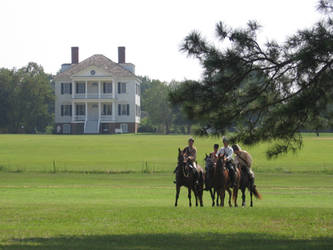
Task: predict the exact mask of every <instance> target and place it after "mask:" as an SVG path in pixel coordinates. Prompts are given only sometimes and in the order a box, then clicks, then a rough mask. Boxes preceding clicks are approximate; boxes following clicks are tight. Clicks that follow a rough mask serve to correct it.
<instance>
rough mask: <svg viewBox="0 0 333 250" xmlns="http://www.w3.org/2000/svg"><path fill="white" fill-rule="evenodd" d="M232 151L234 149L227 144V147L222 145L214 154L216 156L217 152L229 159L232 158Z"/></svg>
mask: <svg viewBox="0 0 333 250" xmlns="http://www.w3.org/2000/svg"><path fill="white" fill-rule="evenodd" d="M233 153H234V150H233V149H232V147H230V146H228V147H222V148H221V149H220V150H219V151H218V152H217V154H216V156H218V155H219V154H222V155H224V157H226V158H227V160H228V161H230V160H231V159H232V155H233Z"/></svg>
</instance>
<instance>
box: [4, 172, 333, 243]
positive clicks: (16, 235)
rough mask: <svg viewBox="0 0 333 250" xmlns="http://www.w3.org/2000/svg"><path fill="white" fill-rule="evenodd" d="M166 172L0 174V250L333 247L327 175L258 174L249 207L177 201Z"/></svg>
mask: <svg viewBox="0 0 333 250" xmlns="http://www.w3.org/2000/svg"><path fill="white" fill-rule="evenodd" d="M172 179H173V176H172V175H170V174H160V173H159V174H122V175H119V174H118V175H112V174H111V175H107V174H73V173H71V174H65V173H58V174H47V173H1V174H0V249H332V246H333V237H332V236H333V235H332V232H333V198H332V197H333V196H332V195H333V182H332V176H331V175H323V174H316V175H312V174H276V173H275V174H264V173H260V174H258V175H257V186H258V189H259V191H260V192H261V193H262V195H263V200H260V201H259V200H255V201H254V208H249V207H246V208H229V207H224V208H220V207H214V208H212V207H211V200H210V198H209V195H208V193H207V192H205V195H204V205H205V207H203V208H200V207H192V208H189V207H188V199H187V192H186V190H185V189H182V192H181V196H180V200H179V207H177V208H175V207H173V204H174V196H175V190H174V185H173V184H172ZM247 198H248V197H247ZM192 200H194V199H193V198H192ZM247 201H248V200H247ZM239 203H240V199H239ZM247 205H248V204H247Z"/></svg>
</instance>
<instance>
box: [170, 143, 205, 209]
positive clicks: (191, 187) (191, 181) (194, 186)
mask: <svg viewBox="0 0 333 250" xmlns="http://www.w3.org/2000/svg"><path fill="white" fill-rule="evenodd" d="M196 171H197V174H195V172H194V171H193V170H192V168H190V162H189V161H188V160H187V158H186V157H185V156H184V153H183V152H182V151H181V150H180V149H178V164H177V168H176V202H175V207H177V204H178V198H179V192H180V187H181V186H185V187H187V188H188V199H189V206H190V207H191V206H192V202H191V192H192V191H193V193H194V196H195V205H196V206H198V198H199V201H200V206H201V207H202V206H203V202H202V194H203V183H204V175H203V170H202V168H201V167H200V166H199V165H197V170H196Z"/></svg>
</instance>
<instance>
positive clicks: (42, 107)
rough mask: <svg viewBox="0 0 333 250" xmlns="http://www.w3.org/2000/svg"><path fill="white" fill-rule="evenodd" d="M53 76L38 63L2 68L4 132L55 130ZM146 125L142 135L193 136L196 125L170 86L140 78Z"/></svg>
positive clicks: (0, 88)
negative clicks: (171, 99)
mask: <svg viewBox="0 0 333 250" xmlns="http://www.w3.org/2000/svg"><path fill="white" fill-rule="evenodd" d="M53 78H54V76H52V75H51V74H47V73H45V72H44V70H43V67H42V66H40V65H38V64H37V63H33V62H31V63H29V64H28V65H27V66H25V67H22V68H20V69H6V68H1V69H0V132H2V133H45V132H48V133H50V132H52V131H54V100H55V94H54V88H53V84H54V82H53ZM139 78H140V79H141V81H142V83H141V109H142V112H141V113H142V122H141V125H140V128H139V131H140V132H149V133H165V134H169V133H190V131H191V127H192V124H193V122H189V121H188V119H186V117H185V114H184V112H182V110H181V108H180V107H179V106H176V105H175V106H171V105H170V102H169V99H168V95H169V92H170V89H171V88H172V87H173V86H175V85H178V84H180V83H177V82H172V83H166V82H162V81H159V80H151V79H149V78H148V77H139Z"/></svg>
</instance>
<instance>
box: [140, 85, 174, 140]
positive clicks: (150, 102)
mask: <svg viewBox="0 0 333 250" xmlns="http://www.w3.org/2000/svg"><path fill="white" fill-rule="evenodd" d="M168 94H169V87H168V85H166V84H165V83H163V82H161V81H158V80H153V81H152V84H151V86H150V87H149V88H147V89H146V90H145V91H144V93H143V100H142V109H143V110H144V111H147V113H148V117H149V119H150V121H151V123H152V124H153V125H155V126H157V127H158V130H159V131H160V132H162V131H164V132H165V133H166V134H169V133H170V128H171V124H172V110H171V107H170V105H169V101H168Z"/></svg>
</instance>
